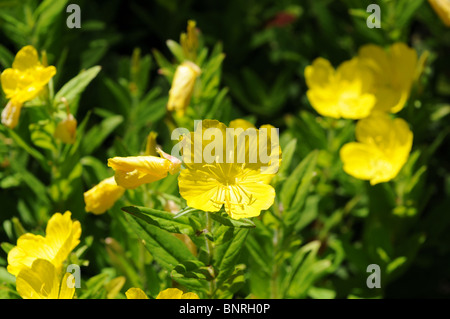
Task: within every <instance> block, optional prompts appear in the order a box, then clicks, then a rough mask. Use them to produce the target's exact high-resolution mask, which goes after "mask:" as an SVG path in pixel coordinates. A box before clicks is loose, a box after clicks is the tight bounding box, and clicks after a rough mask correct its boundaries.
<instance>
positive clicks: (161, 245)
mask: <svg viewBox="0 0 450 319" xmlns="http://www.w3.org/2000/svg"><path fill="white" fill-rule="evenodd" d="M127 216H131V218H127V220H128V222H129V223H130V225H131V227H132V228H133V229H134V231H135V232H136V234H137V236H138V237H139V238H140V239H141V240H142V243H143V244H144V246H145V248H146V249H147V250H148V251H149V252H150V254H152V256H153V257H154V258H155V260H156V261H157V262H158V263H159V264H160V265H161V267H163V268H165V269H166V270H168V271H171V270H172V269H173V268H174V267H175V266H176V265H178V264H181V263H182V262H184V261H187V260H195V257H194V256H193V255H192V253H191V252H190V251H189V249H188V248H187V247H186V245H185V244H184V243H183V242H182V241H181V240H179V239H178V238H176V237H175V236H173V235H172V234H171V233H169V232H167V231H165V230H162V229H160V228H159V227H157V226H154V225H151V224H148V223H147V222H145V221H144V220H142V219H140V218H138V217H134V216H133V215H127Z"/></svg>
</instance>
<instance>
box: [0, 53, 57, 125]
mask: <svg viewBox="0 0 450 319" xmlns="http://www.w3.org/2000/svg"><path fill="white" fill-rule="evenodd" d="M55 74H56V68H55V67H54V66H44V65H42V64H41V62H39V58H38V53H37V51H36V49H35V48H34V47H33V46H31V45H27V46H25V47H23V48H22V49H20V50H19V52H17V54H16V57H15V59H14V62H13V64H12V68H8V69H6V70H4V71H3V72H2V74H1V83H2V88H3V91H4V92H5V95H6V98H7V99H9V102H8V104H7V105H6V107H5V108H4V109H3V111H2V124H3V125H5V126H7V127H9V128H11V129H13V128H14V127H16V125H17V123H18V122H19V116H20V112H21V109H22V105H23V104H24V103H25V102H27V101H31V100H32V99H34V98H36V97H37V96H38V95H39V93H41V91H42V90H43V88H44V87H45V85H47V83H48V82H49V81H50V79H51V78H52V77H53V76H54V75H55Z"/></svg>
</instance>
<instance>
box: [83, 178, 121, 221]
mask: <svg viewBox="0 0 450 319" xmlns="http://www.w3.org/2000/svg"><path fill="white" fill-rule="evenodd" d="M124 192H125V188H123V187H122V186H118V185H117V183H116V180H115V179H114V176H111V177H109V178H106V179H104V180H102V181H101V182H100V183H98V184H97V185H95V186H94V187H93V188H91V189H90V190H88V191H86V192H85V193H84V202H85V203H86V207H85V210H86V211H87V212H91V213H94V214H96V215H100V214H103V213H104V212H106V211H107V210H108V209H110V208H111V207H113V206H114V203H115V202H116V201H117V200H119V198H120V197H122V195H123V193H124Z"/></svg>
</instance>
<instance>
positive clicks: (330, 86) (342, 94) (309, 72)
mask: <svg viewBox="0 0 450 319" xmlns="http://www.w3.org/2000/svg"><path fill="white" fill-rule="evenodd" d="M305 80H306V84H307V86H308V91H307V92H306V95H307V97H308V100H309V102H310V103H311V105H312V107H313V108H314V109H315V110H316V111H317V112H318V113H319V114H321V115H323V116H328V117H333V118H341V117H342V118H348V119H361V118H364V117H367V116H368V115H369V114H370V112H371V110H372V108H373V107H374V105H375V96H374V95H373V94H372V93H371V92H370V89H371V87H372V85H373V78H372V74H371V72H370V70H369V69H368V68H367V66H366V65H364V63H362V62H361V61H360V60H359V59H358V58H353V59H351V60H350V61H345V62H343V63H342V64H341V65H340V66H339V67H338V68H337V69H336V70H335V69H334V68H333V66H332V65H331V64H330V62H329V61H328V60H326V59H323V58H317V59H315V60H314V61H313V63H312V65H309V66H307V67H306V68H305Z"/></svg>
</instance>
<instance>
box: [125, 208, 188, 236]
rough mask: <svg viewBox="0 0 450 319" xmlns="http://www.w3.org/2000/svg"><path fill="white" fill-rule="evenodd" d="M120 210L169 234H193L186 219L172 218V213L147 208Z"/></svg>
mask: <svg viewBox="0 0 450 319" xmlns="http://www.w3.org/2000/svg"><path fill="white" fill-rule="evenodd" d="M122 210H123V211H124V212H127V213H129V214H131V215H133V216H136V217H138V218H140V219H142V220H144V221H146V222H147V223H149V224H151V225H154V226H157V227H159V228H161V229H164V230H167V231H168V232H170V233H178V234H186V235H193V234H194V233H195V230H194V229H193V228H192V226H191V224H190V223H189V219H188V218H187V217H182V216H181V217H179V218H174V215H173V214H172V213H169V212H166V211H163V210H156V209H153V208H147V207H137V206H128V207H123V208H122Z"/></svg>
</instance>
